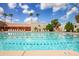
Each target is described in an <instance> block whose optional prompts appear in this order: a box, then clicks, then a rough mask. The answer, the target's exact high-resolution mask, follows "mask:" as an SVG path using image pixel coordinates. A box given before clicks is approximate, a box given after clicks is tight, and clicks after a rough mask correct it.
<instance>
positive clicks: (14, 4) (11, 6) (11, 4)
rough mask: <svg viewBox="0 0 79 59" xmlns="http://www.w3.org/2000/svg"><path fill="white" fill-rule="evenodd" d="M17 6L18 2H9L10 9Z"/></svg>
mask: <svg viewBox="0 0 79 59" xmlns="http://www.w3.org/2000/svg"><path fill="white" fill-rule="evenodd" d="M16 6H17V3H8V7H9V8H10V9H14V8H15V7H16Z"/></svg>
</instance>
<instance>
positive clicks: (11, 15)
mask: <svg viewBox="0 0 79 59" xmlns="http://www.w3.org/2000/svg"><path fill="white" fill-rule="evenodd" d="M8 16H10V17H11V22H12V17H13V14H9V15H8Z"/></svg>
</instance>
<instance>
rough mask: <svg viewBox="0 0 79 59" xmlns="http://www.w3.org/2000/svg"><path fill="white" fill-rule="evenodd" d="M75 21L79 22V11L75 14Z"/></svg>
mask: <svg viewBox="0 0 79 59" xmlns="http://www.w3.org/2000/svg"><path fill="white" fill-rule="evenodd" d="M75 19H76V22H77V23H79V13H78V15H76V16H75Z"/></svg>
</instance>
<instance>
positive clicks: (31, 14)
mask: <svg viewBox="0 0 79 59" xmlns="http://www.w3.org/2000/svg"><path fill="white" fill-rule="evenodd" d="M29 16H30V17H32V16H33V13H30V14H29ZM31 23H32V18H31Z"/></svg>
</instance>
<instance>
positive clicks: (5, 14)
mask: <svg viewBox="0 0 79 59" xmlns="http://www.w3.org/2000/svg"><path fill="white" fill-rule="evenodd" d="M3 16H4V21H6V16H8V14H7V13H4V14H3Z"/></svg>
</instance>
